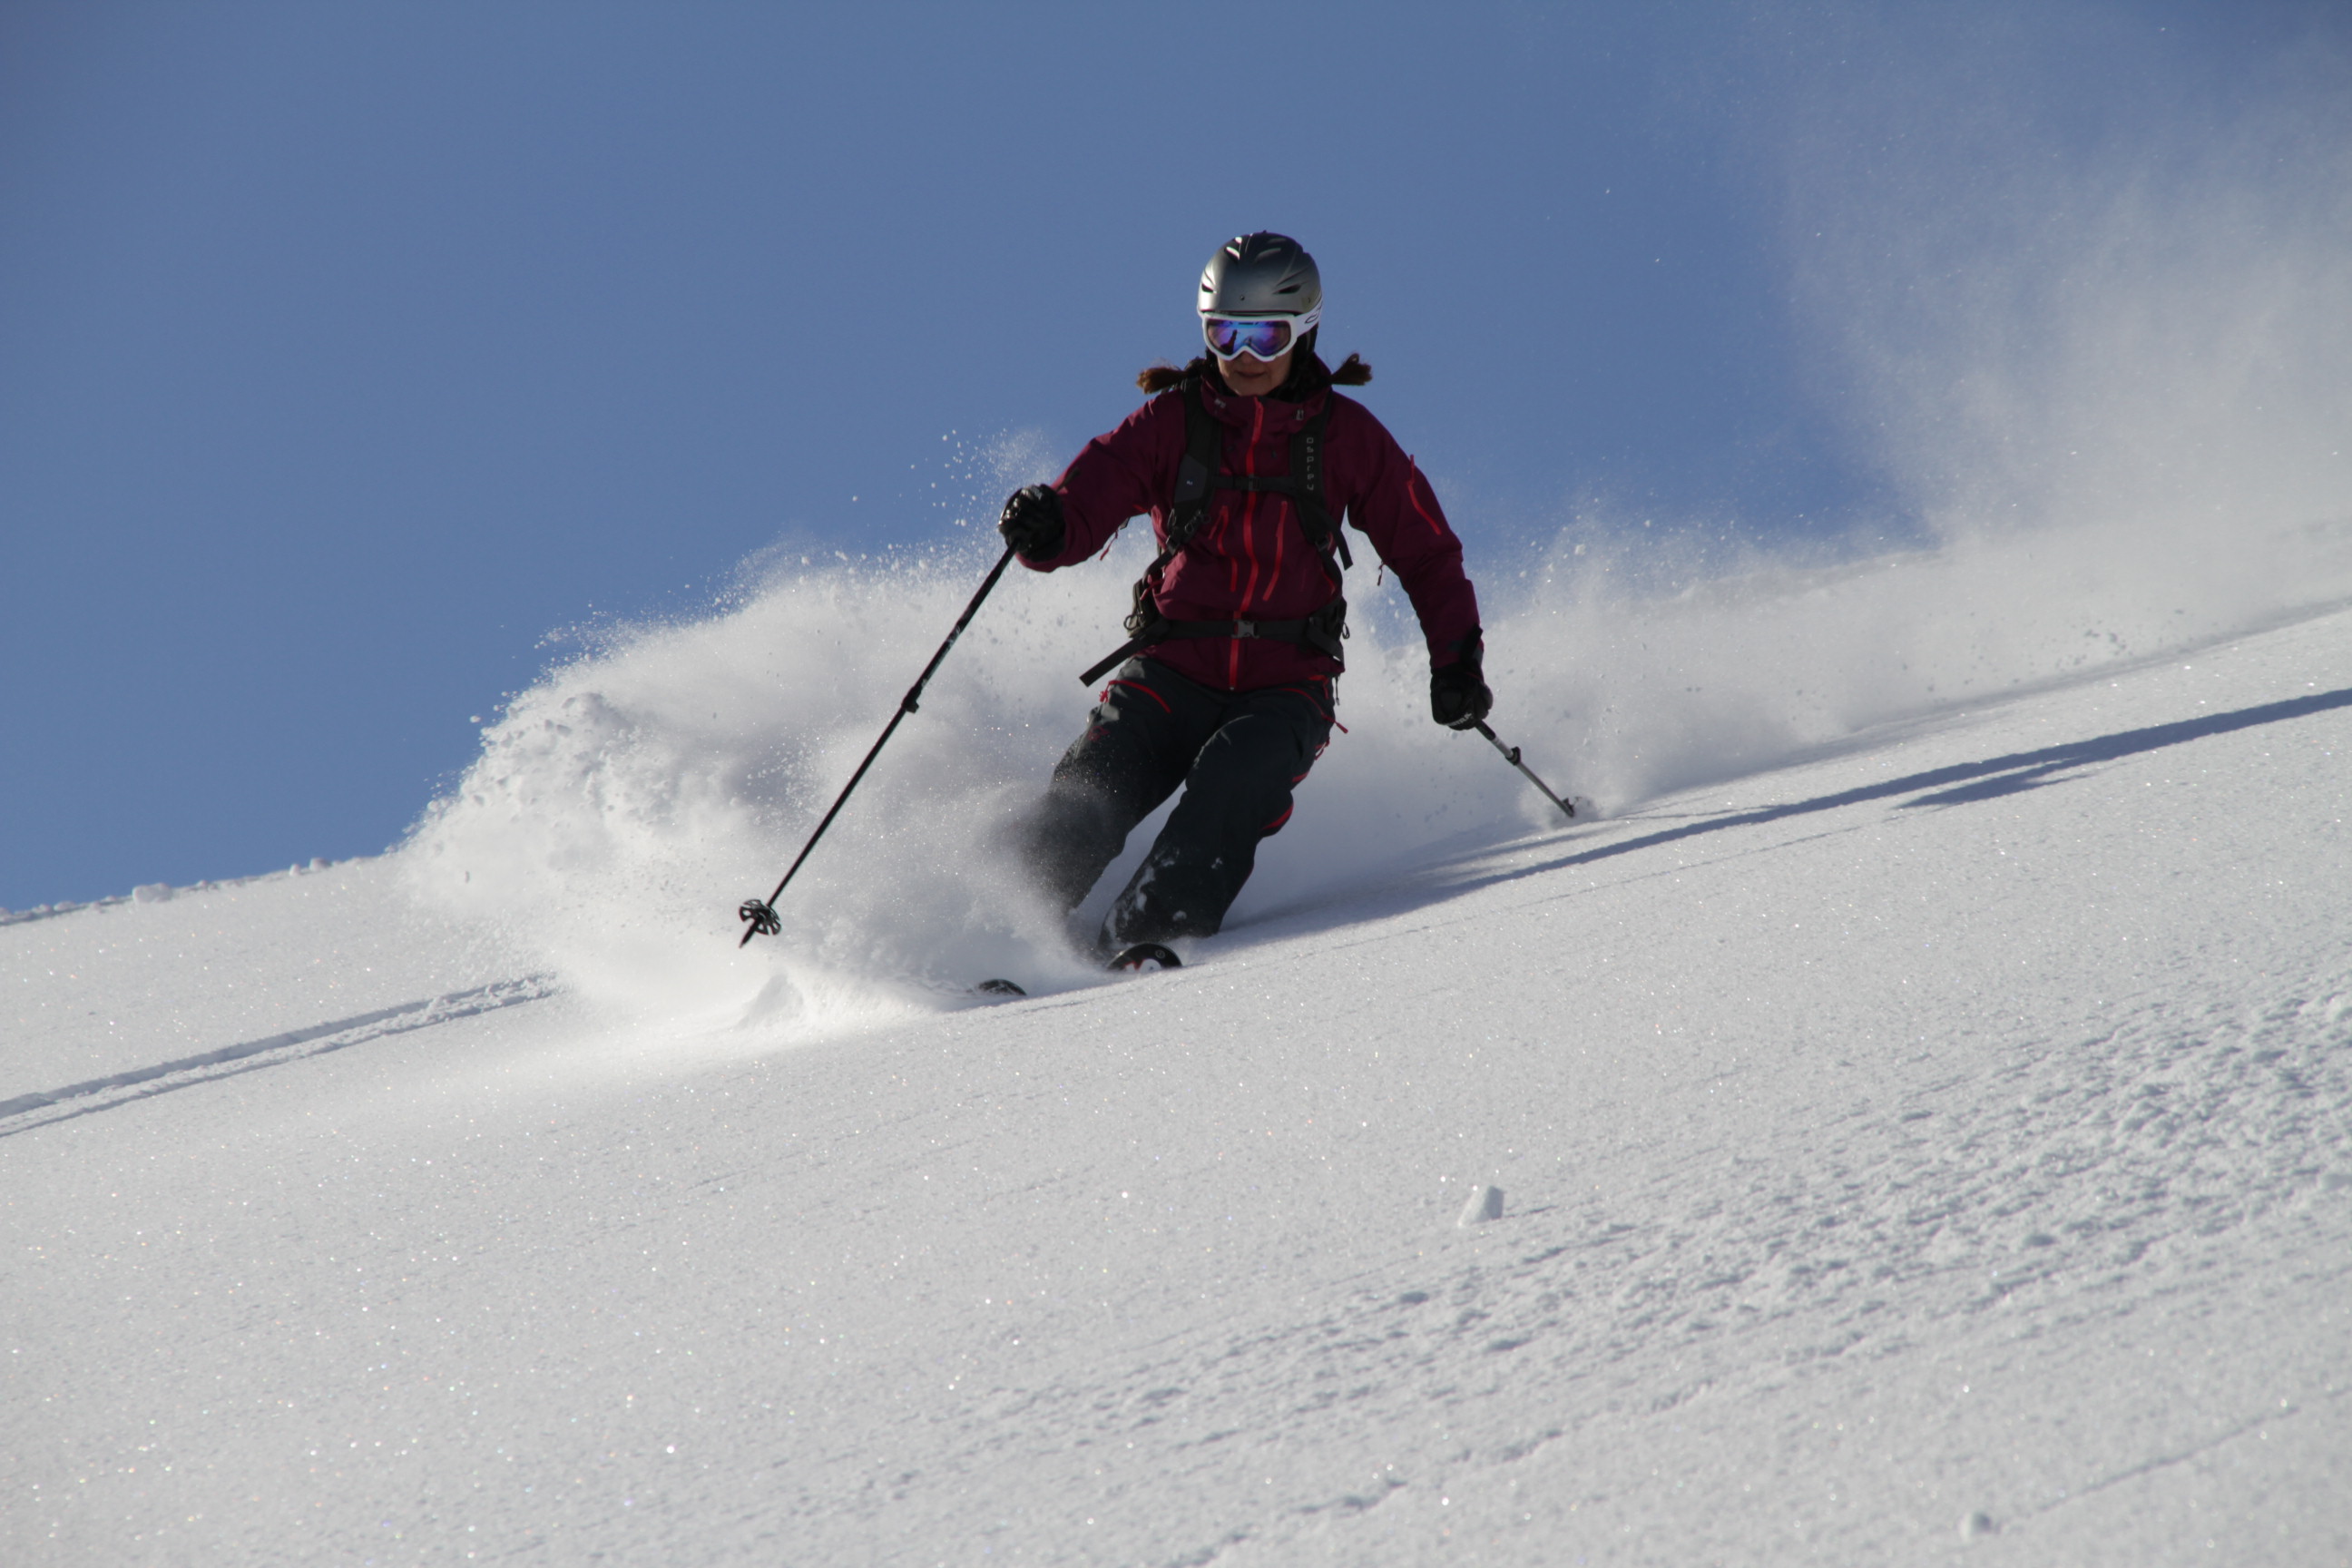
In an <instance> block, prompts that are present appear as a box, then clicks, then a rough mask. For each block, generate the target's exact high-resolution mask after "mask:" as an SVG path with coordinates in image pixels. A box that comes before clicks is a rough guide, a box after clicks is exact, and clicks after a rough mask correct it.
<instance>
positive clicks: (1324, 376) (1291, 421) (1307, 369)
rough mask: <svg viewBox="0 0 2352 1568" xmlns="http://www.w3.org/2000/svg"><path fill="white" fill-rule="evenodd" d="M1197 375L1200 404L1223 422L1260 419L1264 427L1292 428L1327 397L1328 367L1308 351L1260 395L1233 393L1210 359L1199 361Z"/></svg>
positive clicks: (1309, 416)
mask: <svg viewBox="0 0 2352 1568" xmlns="http://www.w3.org/2000/svg"><path fill="white" fill-rule="evenodd" d="M1203 357H1204V358H1205V357H1206V356H1203ZM1200 374H1201V402H1202V405H1203V406H1205V407H1206V408H1207V409H1208V411H1209V413H1210V414H1211V415H1212V416H1214V417H1215V418H1217V419H1218V420H1220V421H1222V422H1223V423H1224V424H1227V425H1233V426H1249V425H1252V424H1254V423H1255V422H1256V421H1257V420H1259V419H1263V420H1264V421H1265V427H1266V428H1269V429H1276V430H1296V429H1297V428H1299V427H1301V426H1304V425H1305V424H1306V423H1307V421H1308V420H1309V419H1312V418H1314V417H1315V416H1316V415H1318V414H1319V413H1321V412H1322V411H1323V405H1324V404H1325V403H1326V402H1327V401H1328V400H1329V398H1330V396H1331V367H1330V366H1328V365H1327V364H1325V363H1323V360H1322V356H1321V355H1319V354H1316V353H1311V352H1310V353H1308V354H1307V357H1306V359H1304V360H1302V361H1298V362H1297V363H1294V364H1293V365H1292V366H1291V368H1290V377H1289V379H1288V380H1286V381H1285V382H1284V383H1283V384H1281V385H1280V386H1278V387H1276V388H1275V389H1274V390H1273V391H1272V392H1269V393H1267V394H1266V395H1265V396H1264V397H1244V396H1241V395H1239V394H1237V393H1235V392H1234V390H1233V389H1232V388H1231V387H1229V386H1227V385H1226V384H1225V378H1224V377H1223V375H1221V374H1218V372H1217V366H1216V362H1215V361H1214V360H1210V361H1209V362H1208V363H1206V364H1203V365H1202V367H1201V373H1200Z"/></svg>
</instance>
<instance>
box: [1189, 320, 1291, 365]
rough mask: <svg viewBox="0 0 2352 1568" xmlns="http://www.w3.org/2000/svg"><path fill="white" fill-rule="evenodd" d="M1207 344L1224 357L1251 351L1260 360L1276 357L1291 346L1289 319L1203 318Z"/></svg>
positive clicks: (1228, 357) (1227, 357)
mask: <svg viewBox="0 0 2352 1568" xmlns="http://www.w3.org/2000/svg"><path fill="white" fill-rule="evenodd" d="M1202 326H1203V328H1204V329H1205V330H1206V331H1207V333H1208V338H1209V346H1210V347H1211V348H1213V349H1214V350H1216V351H1217V353H1220V354H1222V355H1223V356H1224V357H1225V358H1226V359H1231V358H1233V357H1234V355H1235V354H1244V353H1245V354H1252V355H1255V357H1257V358H1259V359H1277V358H1279V357H1280V356H1281V354H1282V352H1283V351H1284V350H1285V349H1286V348H1288V347H1289V346H1290V322H1289V321H1287V320H1286V319H1284V318H1281V317H1276V318H1274V319H1272V320H1268V321H1234V319H1232V318H1231V317H1227V316H1207V317H1203V318H1202Z"/></svg>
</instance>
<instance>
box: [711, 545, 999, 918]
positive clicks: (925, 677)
mask: <svg viewBox="0 0 2352 1568" xmlns="http://www.w3.org/2000/svg"><path fill="white" fill-rule="evenodd" d="M1012 563H1013V547H1012V546H1011V545H1009V544H1008V545H1006V546H1005V548H1004V553H1003V554H1002V555H1000V556H998V557H997V558H996V564H995V565H993V566H992V567H990V568H989V570H988V575H987V576H986V577H985V578H983V579H982V582H981V584H980V591H979V592H978V593H976V594H974V595H972V596H971V604H969V605H965V606H964V607H963V614H962V615H961V616H957V617H956V624H955V627H954V629H953V630H951V631H950V632H949V633H948V640H947V641H945V642H943V643H941V644H940V651H939V652H937V653H935V654H933V655H931V662H930V663H929V664H927V665H925V666H923V673H922V674H920V675H919V676H917V677H916V678H915V684H914V685H912V686H910V687H908V688H907V695H906V696H904V697H902V698H900V699H899V700H898V711H897V712H896V713H893V714H891V715H890V721H889V722H888V723H887V724H885V725H883V726H882V733H881V735H880V737H879V738H877V740H876V741H875V742H874V744H873V747H872V748H871V749H870V750H868V751H867V752H866V760H865V761H864V762H862V763H858V764H857V771H856V773H852V774H850V775H849V782H848V783H847V784H844V785H842V786H841V793H840V794H839V795H835V797H834V801H833V807H832V809H831V810H829V811H827V812H826V813H825V814H824V821H822V822H820V823H818V824H817V825H816V831H815V832H814V833H812V834H810V835H809V837H808V842H807V843H806V844H803V845H802V846H801V852H800V853H799V854H798V855H796V856H794V857H793V863H792V865H791V866H790V867H789V868H786V870H785V872H784V877H783V880H782V881H781V882H778V883H777V884H776V890H775V891H774V892H772V893H770V894H769V895H768V896H767V897H766V898H764V899H746V900H743V903H742V907H741V908H740V909H738V910H736V911H735V914H736V918H737V919H739V920H740V921H743V940H742V941H741V942H737V943H736V944H735V945H736V946H737V947H745V946H748V945H750V943H751V939H752V938H753V937H755V936H773V935H775V934H776V933H777V932H778V931H782V930H783V929H784V928H783V922H782V921H780V920H778V919H777V918H776V900H778V899H781V898H782V897H783V896H784V889H785V887H786V885H787V884H789V883H790V882H791V881H792V879H793V873H794V872H796V871H798V870H799V869H800V868H801V862H802V861H803V860H805V859H807V858H809V851H810V850H812V849H814V848H815V847H816V841H817V840H818V839H820V838H822V837H824V830H825V829H826V828H828V827H831V826H833V819H834V818H835V817H836V816H840V815H841V808H842V807H843V806H844V805H846V804H847V803H848V800H849V796H850V792H852V791H853V790H855V789H856V787H857V781H858V780H860V779H862V778H864V777H865V776H866V769H868V768H870V767H872V766H873V765H874V759H875V758H876V757H878V756H880V755H881V754H882V748H883V747H884V746H885V745H887V744H888V743H889V740H890V735H891V731H895V730H896V729H898V721H899V720H901V719H904V718H905V717H906V716H907V715H908V714H909V713H912V712H913V711H915V710H916V709H917V708H919V707H920V706H921V705H922V697H923V688H924V687H926V686H929V684H930V683H931V677H932V676H933V675H935V674H937V673H938V672H939V668H940V664H941V663H942V662H943V661H945V659H946V658H947V657H948V649H950V648H951V647H955V645H956V638H958V637H961V636H963V629H964V627H966V626H970V625H971V618H972V616H976V615H978V614H979V613H980V602H981V601H982V599H985V598H987V597H988V591H989V590H990V589H991V588H993V587H995V586H996V580H997V579H998V578H999V577H1002V576H1003V575H1004V569H1005V567H1007V566H1009V565H1011V564H1012Z"/></svg>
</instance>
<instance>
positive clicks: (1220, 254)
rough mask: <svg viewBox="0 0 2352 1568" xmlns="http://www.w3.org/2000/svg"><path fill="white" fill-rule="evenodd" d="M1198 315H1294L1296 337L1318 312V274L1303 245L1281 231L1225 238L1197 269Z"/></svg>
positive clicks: (1320, 286) (1320, 277)
mask: <svg viewBox="0 0 2352 1568" xmlns="http://www.w3.org/2000/svg"><path fill="white" fill-rule="evenodd" d="M1201 314H1202V315H1203V316H1294V317H1296V318H1297V321H1296V322H1295V323H1294V328H1295V330H1296V331H1297V335H1298V336H1300V337H1302V338H1303V337H1305V336H1306V335H1307V333H1308V332H1310V331H1314V330H1315V323H1316V322H1317V321H1320V320H1321V319H1322V315H1323V275H1322V274H1321V273H1319V272H1318V271H1317V270H1316V269H1315V258H1313V257H1311V256H1309V255H1307V247H1305V246H1303V245H1301V244H1299V243H1298V242H1297V240H1295V239H1293V238H1291V237H1289V236H1288V235H1286V234H1265V233H1260V234H1244V235H1242V236H1239V237H1236V238H1234V239H1229V240H1227V241H1226V242H1225V243H1224V244H1223V246H1221V247H1218V250H1217V253H1216V254H1215V255H1214V256H1212V257H1211V258H1209V265H1208V266H1207V267H1205V268H1202V270H1201Z"/></svg>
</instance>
